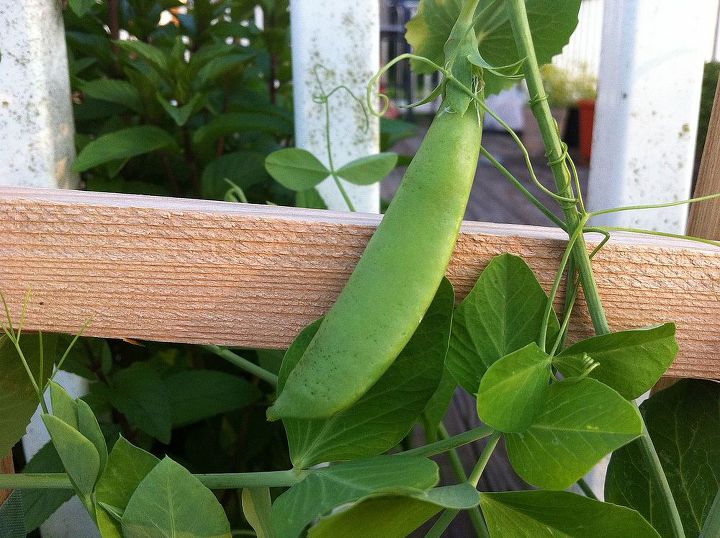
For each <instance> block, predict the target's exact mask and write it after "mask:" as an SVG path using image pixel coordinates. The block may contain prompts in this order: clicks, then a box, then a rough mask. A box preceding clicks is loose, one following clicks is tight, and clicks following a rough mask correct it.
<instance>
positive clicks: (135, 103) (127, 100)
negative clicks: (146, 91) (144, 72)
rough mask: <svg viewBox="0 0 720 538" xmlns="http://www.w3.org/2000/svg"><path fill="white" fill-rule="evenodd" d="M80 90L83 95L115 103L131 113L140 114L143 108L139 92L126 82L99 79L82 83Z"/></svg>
mask: <svg viewBox="0 0 720 538" xmlns="http://www.w3.org/2000/svg"><path fill="white" fill-rule="evenodd" d="M80 89H81V90H82V91H83V93H84V94H85V95H88V96H90V97H94V98H95V99H100V100H101V101H108V102H110V103H117V104H119V105H122V106H124V107H126V108H128V109H130V110H132V111H133V112H142V111H143V106H142V101H141V100H140V92H138V90H137V88H136V87H135V86H133V85H132V84H130V83H129V82H128V81H127V80H116V79H110V78H99V79H96V80H90V81H88V82H84V83H83V84H82V85H81V86H80Z"/></svg>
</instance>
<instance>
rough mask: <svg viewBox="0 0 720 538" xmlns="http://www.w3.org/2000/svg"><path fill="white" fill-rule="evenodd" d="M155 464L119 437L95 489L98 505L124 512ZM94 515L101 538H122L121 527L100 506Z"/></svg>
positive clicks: (149, 456)
mask: <svg viewBox="0 0 720 538" xmlns="http://www.w3.org/2000/svg"><path fill="white" fill-rule="evenodd" d="M159 461H160V460H159V459H157V458H156V457H155V456H153V455H152V454H150V453H149V452H145V451H144V450H142V449H140V448H138V447H136V446H134V445H132V444H131V443H130V442H129V441H127V440H126V439H125V438H124V437H122V436H121V437H120V438H119V439H118V440H117V441H116V442H115V446H113V449H112V450H111V451H110V456H109V457H108V462H107V466H106V467H105V472H103V474H102V476H101V477H100V480H98V483H97V486H96V488H95V497H96V499H97V501H98V503H104V504H106V505H109V506H113V507H115V508H117V509H120V510H122V511H125V508H126V507H127V505H128V502H130V498H131V497H132V495H133V493H134V492H135V490H136V489H137V487H138V486H139V485H140V483H141V482H142V481H143V479H144V478H145V477H146V476H147V474H148V473H149V472H150V471H152V470H153V469H154V468H155V466H156V465H157V464H158V462H159ZM96 512H97V520H98V527H99V528H100V530H101V532H102V536H103V538H122V527H121V524H120V523H119V522H118V521H117V520H116V519H115V518H114V517H113V516H112V515H110V514H108V512H107V510H106V509H105V508H103V507H102V506H100V507H98V508H97V511H96Z"/></svg>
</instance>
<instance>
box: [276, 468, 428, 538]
mask: <svg viewBox="0 0 720 538" xmlns="http://www.w3.org/2000/svg"><path fill="white" fill-rule="evenodd" d="M438 480H439V476H438V468H437V465H436V464H435V463H433V462H432V461H430V460H428V459H425V458H418V457H412V456H402V457H401V456H376V457H374V458H370V459H366V460H355V461H352V462H348V463H340V464H337V465H331V466H330V467H325V468H321V469H317V470H313V471H310V474H309V476H307V477H306V478H305V479H304V480H303V481H301V482H300V483H298V484H296V485H295V486H293V487H292V488H290V489H289V490H287V491H286V492H285V493H283V494H282V495H280V496H279V497H278V498H277V499H275V503H274V504H273V507H272V520H273V528H274V529H275V533H276V534H277V536H278V538H295V537H296V536H300V533H301V532H302V531H303V529H304V528H305V527H306V526H307V525H308V524H309V523H310V522H311V521H312V520H313V519H315V518H316V517H318V516H322V515H325V514H327V513H328V512H329V511H330V510H332V509H333V508H335V507H337V506H340V505H342V504H345V503H349V502H354V501H357V500H359V499H362V498H365V497H367V496H369V495H374V494H384V495H392V494H412V493H420V492H421V491H424V490H427V489H429V488H431V487H433V486H434V485H435V484H436V483H437V482H438Z"/></svg>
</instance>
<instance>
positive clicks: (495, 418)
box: [477, 342, 552, 432]
mask: <svg viewBox="0 0 720 538" xmlns="http://www.w3.org/2000/svg"><path fill="white" fill-rule="evenodd" d="M551 363H552V359H551V358H550V356H549V355H548V354H547V353H545V352H544V351H543V350H542V349H540V348H539V347H538V345H537V344H536V343H534V342H533V343H532V344H528V345H527V346H525V347H523V348H521V349H519V350H517V351H515V352H513V353H510V355H506V356H505V357H503V358H502V359H500V360H499V361H497V362H495V363H494V364H493V365H492V366H491V367H490V368H489V369H488V371H487V372H485V375H484V376H483V378H482V381H481V382H480V390H479V391H478V397H477V409H478V416H479V417H480V419H481V420H482V421H483V422H485V423H486V424H487V425H488V426H492V427H493V428H495V429H496V430H499V431H501V432H522V431H525V430H526V429H527V428H528V427H529V426H530V424H532V422H533V419H534V418H535V415H536V414H537V413H538V412H539V410H540V409H541V408H542V405H543V404H544V402H545V398H546V396H547V393H548V390H549V389H550V385H549V384H548V381H549V380H550V375H551Z"/></svg>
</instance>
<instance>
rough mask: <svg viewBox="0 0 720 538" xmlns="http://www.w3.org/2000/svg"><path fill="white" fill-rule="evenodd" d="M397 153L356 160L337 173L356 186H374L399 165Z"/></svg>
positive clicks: (380, 154)
mask: <svg viewBox="0 0 720 538" xmlns="http://www.w3.org/2000/svg"><path fill="white" fill-rule="evenodd" d="M397 160H398V156H397V154H395V153H378V154H377V155H368V156H367V157H361V158H359V159H355V160H354V161H351V162H349V163H347V164H346V165H344V166H343V167H342V168H340V169H339V170H338V171H337V172H336V173H337V175H338V176H340V177H342V178H343V179H347V180H348V181H349V182H350V183H354V184H355V185H372V184H373V183H377V182H378V181H381V180H382V179H384V178H385V176H387V175H388V174H389V173H390V172H392V170H393V168H395V165H396V164H397Z"/></svg>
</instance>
